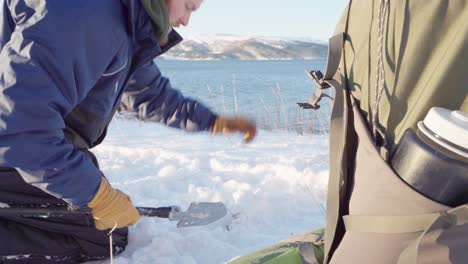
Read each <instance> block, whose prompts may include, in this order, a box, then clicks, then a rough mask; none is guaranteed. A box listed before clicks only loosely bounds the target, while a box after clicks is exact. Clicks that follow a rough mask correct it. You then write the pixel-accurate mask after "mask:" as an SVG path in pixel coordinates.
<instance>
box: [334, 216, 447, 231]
mask: <svg viewBox="0 0 468 264" xmlns="http://www.w3.org/2000/svg"><path fill="white" fill-rule="evenodd" d="M439 216H440V214H439V213H435V214H421V215H398V216H368V215H345V216H343V220H344V223H345V226H346V231H349V232H364V233H381V234H401V233H413V232H421V231H424V230H425V229H426V228H427V227H429V226H430V225H431V224H432V223H433V222H434V221H435V220H436V219H437V218H438V217H439Z"/></svg>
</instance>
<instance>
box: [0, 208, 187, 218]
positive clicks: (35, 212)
mask: <svg viewBox="0 0 468 264" xmlns="http://www.w3.org/2000/svg"><path fill="white" fill-rule="evenodd" d="M137 210H138V212H139V213H140V215H141V216H147V217H160V218H169V216H170V214H171V212H178V211H180V208H179V207H178V206H167V207H157V208H154V207H137ZM84 214H88V215H90V214H91V211H90V210H70V209H68V208H63V207H62V208H61V207H58V208H50V207H49V208H27V207H26V208H21V207H5V208H0V216H10V217H11V216H22V217H42V218H48V217H58V218H60V217H65V216H72V215H76V216H81V215H84Z"/></svg>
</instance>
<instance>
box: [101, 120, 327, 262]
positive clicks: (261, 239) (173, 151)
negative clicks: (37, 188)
mask: <svg viewBox="0 0 468 264" xmlns="http://www.w3.org/2000/svg"><path fill="white" fill-rule="evenodd" d="M94 153H95V154H96V155H97V156H98V159H99V162H100V166H101V169H102V170H103V172H104V173H105V174H106V175H107V177H108V178H109V180H110V182H111V183H112V184H113V186H115V187H116V188H119V189H121V190H123V191H125V192H126V193H128V194H129V195H130V196H131V197H132V200H133V201H134V203H135V204H136V205H139V206H151V207H158V206H167V205H180V206H181V207H182V208H183V209H186V208H187V206H188V205H189V204H190V202H192V201H198V202H202V201H208V202H215V201H222V202H224V203H225V204H226V206H227V207H228V209H229V210H230V214H235V215H236V216H237V218H236V219H234V220H232V219H231V218H229V219H225V220H224V221H219V222H217V223H214V224H211V225H209V226H204V227H191V228H185V229H178V228H176V227H175V223H174V222H170V221H168V220H166V219H158V218H142V219H141V220H140V222H139V223H138V224H137V225H136V226H135V227H131V228H130V243H129V246H128V248H127V250H126V251H125V252H124V253H123V254H122V255H121V256H120V257H118V258H116V259H115V260H114V263H116V264H123V263H159V264H164V263H167V264H169V263H173V264H179V263H184V264H193V263H201V264H210V263H225V262H226V261H228V260H230V259H232V258H234V257H236V256H240V255H244V254H247V253H249V252H252V251H254V250H258V249H260V248H263V247H266V246H269V245H272V244H275V243H277V242H278V241H280V240H282V239H285V238H287V237H288V236H290V235H293V234H297V233H301V232H304V231H307V230H311V229H313V228H316V227H320V226H321V225H323V223H324V201H325V190H326V184H327V176H328V142H327V139H325V137H323V136H314V135H305V136H301V135H297V134H294V133H291V134H288V133H285V132H266V131H260V132H259V135H258V138H257V139H256V140H255V141H254V142H253V143H252V144H248V145H247V144H244V143H242V142H241V137H240V136H230V137H222V136H219V137H214V136H211V135H210V134H209V133H191V134H190V133H186V132H182V131H179V130H176V129H170V128H167V127H164V126H161V125H158V124H152V123H142V122H139V121H129V120H125V119H117V120H114V122H113V123H112V124H111V126H110V129H109V133H108V137H107V139H106V141H105V142H104V143H103V144H102V145H101V146H99V147H97V148H96V149H95V150H94ZM231 220H232V221H231ZM101 263H108V262H101Z"/></svg>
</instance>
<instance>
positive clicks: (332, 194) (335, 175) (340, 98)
mask: <svg viewBox="0 0 468 264" xmlns="http://www.w3.org/2000/svg"><path fill="white" fill-rule="evenodd" d="M335 37H336V38H335ZM335 37H333V38H332V39H335V40H334V41H332V39H330V48H329V50H333V49H332V48H331V47H332V45H337V44H339V41H338V40H337V38H340V37H341V39H342V41H341V43H343V38H344V36H343V34H340V35H338V36H335ZM332 43H333V44H332ZM336 48H339V49H343V46H342V45H341V46H337V47H336ZM329 53H330V54H340V55H341V52H340V53H335V52H331V51H330V52H329ZM330 59H331V60H332V61H336V60H337V58H333V59H332V58H329V60H330ZM338 60H339V61H340V60H341V58H339V59H338ZM328 65H334V63H327V68H331V66H330V67H329V66H328ZM330 74H331V73H330V71H328V69H327V75H330ZM326 82H327V83H328V84H329V85H330V86H332V87H333V88H334V90H335V97H334V100H333V109H332V113H331V120H330V178H329V179H328V194H327V231H326V232H325V252H326V253H325V263H327V254H328V252H330V248H331V245H332V242H333V240H334V237H335V231H336V226H337V223H338V221H339V220H340V202H339V201H340V189H341V186H342V163H343V162H342V157H343V155H342V154H343V152H344V144H345V142H344V138H343V135H344V133H343V131H344V130H345V128H346V124H347V118H345V117H346V116H347V114H345V111H346V106H345V104H346V100H345V98H344V96H345V95H344V94H345V92H344V88H343V86H342V85H341V83H340V82H338V81H336V80H333V79H330V80H326Z"/></svg>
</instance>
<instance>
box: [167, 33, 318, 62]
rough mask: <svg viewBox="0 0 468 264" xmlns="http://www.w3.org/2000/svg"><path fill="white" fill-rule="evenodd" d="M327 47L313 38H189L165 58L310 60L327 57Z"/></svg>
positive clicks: (226, 36)
mask: <svg viewBox="0 0 468 264" xmlns="http://www.w3.org/2000/svg"><path fill="white" fill-rule="evenodd" d="M326 55H327V45H326V44H325V43H324V42H321V41H317V40H313V39H299V38H297V39H294V38H274V37H248V36H245V37H244V36H230V35H215V36H189V37H185V39H184V41H182V42H181V43H180V44H179V45H177V46H176V47H174V48H173V49H171V50H170V51H169V52H168V53H166V54H164V55H163V56H162V57H163V58H165V59H178V60H226V59H234V60H297V59H300V60H310V59H319V58H325V57H326Z"/></svg>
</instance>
